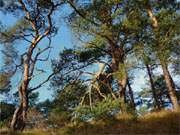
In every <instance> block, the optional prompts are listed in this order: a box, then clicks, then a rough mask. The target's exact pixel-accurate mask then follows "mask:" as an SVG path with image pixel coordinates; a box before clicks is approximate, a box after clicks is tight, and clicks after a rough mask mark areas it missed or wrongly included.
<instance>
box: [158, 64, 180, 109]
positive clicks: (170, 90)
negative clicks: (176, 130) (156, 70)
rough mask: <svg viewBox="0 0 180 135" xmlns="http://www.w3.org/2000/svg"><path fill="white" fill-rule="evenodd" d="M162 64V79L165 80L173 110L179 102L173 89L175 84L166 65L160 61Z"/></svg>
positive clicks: (177, 106) (177, 107)
mask: <svg viewBox="0 0 180 135" xmlns="http://www.w3.org/2000/svg"><path fill="white" fill-rule="evenodd" d="M161 66H162V70H163V74H164V79H165V82H166V87H167V90H168V93H169V97H170V99H171V102H172V105H173V109H174V110H175V111H178V110H179V103H178V98H177V96H176V91H175V85H174V82H173V79H172V77H171V75H170V73H169V71H168V67H167V65H166V64H165V63H161Z"/></svg>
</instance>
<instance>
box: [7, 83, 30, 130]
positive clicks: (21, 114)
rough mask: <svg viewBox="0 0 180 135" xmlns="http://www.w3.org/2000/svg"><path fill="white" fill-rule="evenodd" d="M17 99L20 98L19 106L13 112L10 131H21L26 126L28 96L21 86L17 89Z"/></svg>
mask: <svg viewBox="0 0 180 135" xmlns="http://www.w3.org/2000/svg"><path fill="white" fill-rule="evenodd" d="M19 97H20V104H19V106H18V108H17V109H16V110H15V112H14V115H13V118H12V121H11V125H10V126H11V129H12V130H21V131H23V129H24V128H25V125H26V114H27V109H28V94H27V92H25V90H24V89H23V87H22V85H21V86H20V88H19Z"/></svg>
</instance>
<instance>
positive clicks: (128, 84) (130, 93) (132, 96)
mask: <svg viewBox="0 0 180 135" xmlns="http://www.w3.org/2000/svg"><path fill="white" fill-rule="evenodd" d="M127 86H128V89H129V95H130V100H131V106H132V108H133V110H136V104H135V101H134V94H133V91H132V88H131V84H130V82H129V80H127Z"/></svg>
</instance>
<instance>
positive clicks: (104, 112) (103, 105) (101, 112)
mask: <svg viewBox="0 0 180 135" xmlns="http://www.w3.org/2000/svg"><path fill="white" fill-rule="evenodd" d="M119 107H120V104H119V99H116V100H114V99H112V97H110V96H108V97H107V99H104V100H102V101H99V102H96V103H94V104H93V105H92V106H88V105H80V106H78V107H77V108H76V109H75V111H74V119H75V120H76V119H77V120H78V119H79V120H88V119H90V118H95V119H105V118H108V117H111V116H113V115H114V113H116V112H117V111H118V110H119Z"/></svg>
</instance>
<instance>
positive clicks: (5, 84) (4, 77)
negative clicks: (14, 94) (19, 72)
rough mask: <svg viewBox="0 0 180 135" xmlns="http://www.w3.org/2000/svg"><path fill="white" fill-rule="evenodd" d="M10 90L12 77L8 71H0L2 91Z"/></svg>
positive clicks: (0, 87) (0, 89) (0, 90)
mask: <svg viewBox="0 0 180 135" xmlns="http://www.w3.org/2000/svg"><path fill="white" fill-rule="evenodd" d="M9 91H10V77H9V74H7V73H0V93H3V92H9Z"/></svg>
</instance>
